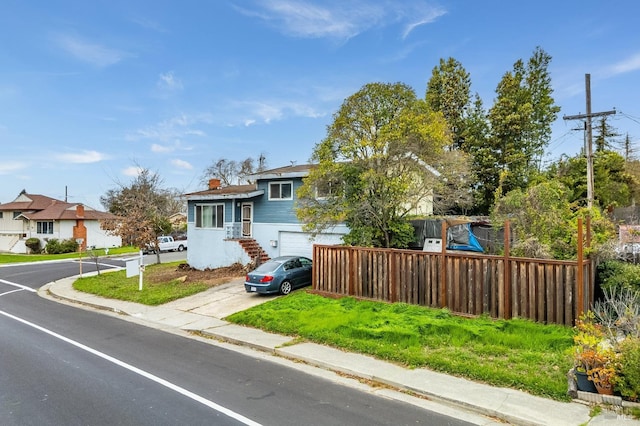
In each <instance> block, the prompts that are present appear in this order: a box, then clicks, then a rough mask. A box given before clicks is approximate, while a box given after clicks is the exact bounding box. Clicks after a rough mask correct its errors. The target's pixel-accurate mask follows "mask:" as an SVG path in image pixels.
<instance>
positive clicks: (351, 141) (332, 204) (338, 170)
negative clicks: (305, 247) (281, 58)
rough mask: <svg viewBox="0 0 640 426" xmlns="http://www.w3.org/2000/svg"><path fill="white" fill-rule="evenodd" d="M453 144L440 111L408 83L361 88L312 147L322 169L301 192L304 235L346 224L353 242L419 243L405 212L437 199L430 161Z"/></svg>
mask: <svg viewBox="0 0 640 426" xmlns="http://www.w3.org/2000/svg"><path fill="white" fill-rule="evenodd" d="M448 144H450V138H449V133H448V131H447V124H446V121H445V120H444V118H443V117H442V114H440V113H435V112H433V111H432V110H430V108H429V107H428V106H427V104H426V103H425V101H422V100H418V99H417V98H416V95H415V93H414V91H413V89H411V88H410V87H409V86H407V85H405V84H402V83H394V84H391V83H370V84H367V85H365V86H363V87H362V88H361V89H360V90H359V91H358V92H356V93H355V94H353V95H351V96H350V97H348V98H347V99H346V100H345V101H344V103H343V104H342V106H341V107H340V109H339V110H338V111H337V112H336V113H335V114H334V117H333V123H332V124H331V125H330V126H329V127H328V130H327V136H326V137H325V139H324V140H322V141H321V142H320V143H318V144H317V145H316V146H315V148H314V151H313V154H312V161H313V162H317V164H318V165H317V167H316V168H315V169H313V170H312V171H311V172H310V174H309V176H308V177H307V178H306V179H305V180H304V184H303V186H302V187H301V188H300V189H299V190H298V193H297V194H298V206H297V207H298V208H297V214H298V217H299V219H300V220H301V221H302V222H304V223H305V226H304V228H305V230H307V231H309V232H314V233H317V232H321V231H322V230H324V229H327V228H330V227H331V226H334V225H336V224H338V223H346V224H347V225H348V226H349V229H350V232H349V234H348V235H347V236H345V242H346V243H348V244H353V245H362V246H374V247H406V246H407V245H408V244H409V243H410V242H411V241H412V240H413V238H414V235H413V228H412V226H411V225H410V223H409V222H408V220H407V215H408V214H409V213H410V212H411V211H412V209H414V208H415V207H416V206H417V205H418V204H420V203H422V202H425V201H426V200H428V199H430V197H431V196H432V188H433V186H434V184H433V183H434V182H435V180H436V178H437V177H436V174H437V173H434V168H433V167H432V166H431V164H433V163H435V162H436V161H437V160H440V159H441V157H442V154H443V152H444V148H445V147H446V146H447V145H448ZM319 192H321V193H322V197H319V196H318V194H319Z"/></svg>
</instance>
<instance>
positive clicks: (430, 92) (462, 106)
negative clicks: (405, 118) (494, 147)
mask: <svg viewBox="0 0 640 426" xmlns="http://www.w3.org/2000/svg"><path fill="white" fill-rule="evenodd" d="M425 100H426V101H427V105H428V106H429V108H431V110H432V111H436V112H438V111H439V112H441V113H442V115H443V116H444V118H445V120H446V121H447V124H448V126H449V130H450V131H451V134H452V140H453V148H461V147H462V146H463V145H464V130H465V129H464V127H465V117H466V115H467V113H468V109H469V107H470V104H471V78H470V75H469V73H468V72H467V71H466V70H465V69H464V67H463V66H462V64H461V63H460V62H458V61H457V60H455V59H454V58H448V59H447V60H445V59H440V65H439V66H437V67H434V68H433V70H432V72H431V78H430V79H429V82H428V83H427V91H426V95H425Z"/></svg>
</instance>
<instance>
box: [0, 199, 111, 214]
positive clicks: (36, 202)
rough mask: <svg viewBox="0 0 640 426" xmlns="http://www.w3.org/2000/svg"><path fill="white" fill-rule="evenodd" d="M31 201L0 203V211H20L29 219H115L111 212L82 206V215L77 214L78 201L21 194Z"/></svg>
mask: <svg viewBox="0 0 640 426" xmlns="http://www.w3.org/2000/svg"><path fill="white" fill-rule="evenodd" d="M23 195H24V196H26V197H28V198H29V199H30V200H31V201H13V202H11V203H6V204H0V211H20V212H22V215H23V216H24V217H26V218H27V219H31V220H76V219H86V220H100V219H115V218H116V216H115V215H113V214H111V213H105V212H101V211H98V210H93V209H91V208H90V207H87V206H84V216H83V217H79V216H78V214H77V206H78V205H79V204H78V203H66V202H64V201H61V200H57V199H55V198H51V197H47V196H45V195H38V194H23Z"/></svg>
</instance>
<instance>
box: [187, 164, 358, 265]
mask: <svg viewBox="0 0 640 426" xmlns="http://www.w3.org/2000/svg"><path fill="white" fill-rule="evenodd" d="M311 167H313V165H309V164H307V165H300V166H288V167H281V168H278V169H273V170H266V171H264V172H261V173H258V174H255V175H252V176H250V177H249V178H250V179H251V180H252V181H255V184H250V185H233V186H226V187H221V186H220V180H218V179H211V180H210V181H209V189H207V190H205V191H200V192H194V193H190V194H186V195H185V197H186V199H187V236H188V239H189V250H188V251H187V262H188V263H189V265H190V266H192V267H194V268H196V269H207V268H218V267H221V266H229V265H231V264H233V263H236V262H239V263H241V264H243V265H245V264H247V263H249V262H251V261H255V260H256V258H259V261H263V260H266V259H267V258H273V257H277V256H284V255H290V254H296V255H302V256H307V257H309V258H311V256H312V250H313V244H314V243H317V244H340V243H342V236H343V235H344V234H346V233H347V232H348V229H347V227H346V226H344V225H341V226H337V227H335V228H334V229H332V230H331V231H329V232H326V233H323V234H319V235H317V236H316V238H315V239H312V238H311V235H310V234H309V233H306V232H304V231H303V230H302V224H301V223H300V222H299V221H298V218H297V217H296V213H295V202H296V190H297V189H298V188H299V187H300V186H301V185H302V179H303V178H304V177H306V176H308V174H309V170H310V169H311Z"/></svg>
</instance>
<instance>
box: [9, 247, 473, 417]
mask: <svg viewBox="0 0 640 426" xmlns="http://www.w3.org/2000/svg"><path fill="white" fill-rule="evenodd" d="M100 262H101V269H102V268H104V269H107V268H109V267H112V266H110V265H114V266H123V262H122V261H119V260H115V259H109V260H104V259H101V260H100ZM145 263H146V262H145ZM78 269H79V265H78V263H77V262H76V261H67V262H56V263H46V264H45V263H39V264H31V265H15V266H4V267H1V268H0V359H1V360H2V365H1V366H0V371H2V373H1V374H0V419H2V424H3V425H61V424H64V425H75V424H78V425H80V424H83V425H84V424H91V425H101V424H110V425H113V424H123V425H125V424H126V425H133V424H135V425H165V424H166V425H176V424H189V425H198V424H203V425H204V424H207V425H211V424H216V425H232V424H249V425H257V424H264V425H299V424H306V425H314V424H317V425H334V424H335V425H391V424H393V425H402V424H412V425H415V424H443V425H444V424H447V425H459V424H465V423H463V422H461V421H457V420H455V419H451V418H448V417H444V416H442V415H440V414H437V413H432V412H429V411H426V410H424V409H421V408H419V407H417V406H415V405H411V404H405V403H402V402H398V401H395V400H391V399H386V398H381V397H378V396H375V395H372V394H370V393H368V392H364V391H362V390H358V389H353V388H351V387H347V386H342V385H340V384H337V383H334V382H332V381H329V380H326V379H323V378H319V377H314V376H311V375H308V374H305V373H303V372H301V371H298V370H297V369H294V368H288V367H286V366H283V365H281V364H278V363H272V362H269V361H266V360H264V359H261V358H259V357H251V356H245V355H242V354H239V353H237V352H233V351H229V350H227V349H224V348H222V347H219V346H216V345H214V344H209V343H206V342H202V341H199V340H197V339H189V338H185V337H183V336H179V335H175V334H172V333H166V332H163V331H160V330H156V329H153V328H148V327H145V326H141V325H139V324H135V323H132V322H128V321H124V320H122V319H120V318H117V317H115V316H112V315H104V314H103V313H99V312H93V311H90V310H85V309H78V308H76V307H72V306H68V305H65V304H59V303H56V302H52V301H50V300H46V299H43V298H40V297H38V295H37V294H36V293H35V292H34V291H33V290H34V289H37V288H38V287H40V286H42V285H43V284H45V283H47V282H49V281H51V280H55V279H59V278H62V277H65V276H71V275H76V274H77V273H78ZM83 270H84V271H85V272H89V271H92V270H95V264H92V263H83Z"/></svg>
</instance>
